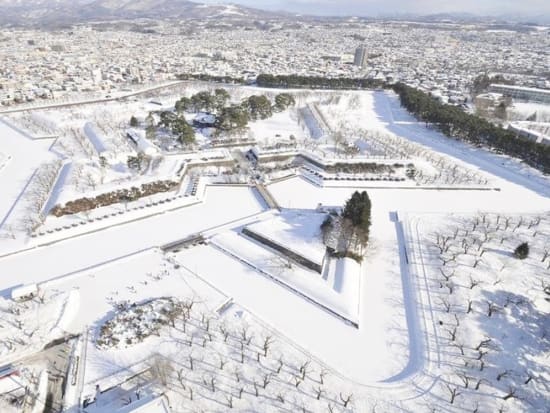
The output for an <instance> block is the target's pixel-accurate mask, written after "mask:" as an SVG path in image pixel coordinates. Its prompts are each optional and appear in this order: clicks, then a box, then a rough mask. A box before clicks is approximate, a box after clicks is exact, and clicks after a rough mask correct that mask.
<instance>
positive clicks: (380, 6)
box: [194, 0, 550, 16]
mask: <svg viewBox="0 0 550 413" xmlns="http://www.w3.org/2000/svg"><path fill="white" fill-rule="evenodd" d="M194 1H198V2H204V3H210V4H212V3H218V4H219V3H235V4H240V5H244V6H249V7H255V8H262V9H268V10H277V11H287V12H292V13H308V14H318V15H370V16H379V15H393V14H437V13H472V14H477V15H494V16H500V15H509V14H516V15H519V16H541V15H544V16H550V2H548V1H546V0H526V1H523V2H517V1H516V0H488V1H476V0H463V1H462V2H460V6H459V7H457V2H456V1H449V0H415V1H410V0H281V1H274V0H194Z"/></svg>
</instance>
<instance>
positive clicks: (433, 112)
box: [394, 83, 550, 173]
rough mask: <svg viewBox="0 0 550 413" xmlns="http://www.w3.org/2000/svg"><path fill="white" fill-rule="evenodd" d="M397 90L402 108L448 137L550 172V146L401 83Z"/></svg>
mask: <svg viewBox="0 0 550 413" xmlns="http://www.w3.org/2000/svg"><path fill="white" fill-rule="evenodd" d="M394 90H395V92H396V93H397V94H398V95H399V97H400V99H401V105H403V106H404V107H405V108H406V109H407V110H408V111H409V112H411V113H413V114H414V115H415V116H416V117H417V118H419V119H420V120H422V121H424V122H426V124H432V125H434V126H435V127H436V128H437V129H438V130H440V131H441V132H443V133H444V134H445V135H447V136H450V137H454V138H457V139H460V140H464V141H466V142H469V143H472V144H474V145H478V146H482V145H483V146H487V147H489V148H491V149H493V150H495V151H496V152H498V153H503V154H506V155H510V156H513V157H516V158H519V159H521V160H522V161H524V162H526V163H527V164H529V165H530V166H533V167H535V168H537V169H539V170H541V171H543V172H544V173H550V146H548V145H543V144H540V143H536V142H534V141H530V140H526V139H518V137H517V135H516V134H515V133H514V132H512V131H509V130H506V129H503V128H502V127H500V126H496V125H494V124H492V123H490V122H488V121H486V120H485V119H482V118H480V117H478V116H475V115H471V114H468V113H466V112H464V111H462V110H461V109H460V108H458V107H456V106H451V105H446V104H443V103H440V102H439V101H437V100H435V99H433V98H432V97H431V96H430V95H428V94H427V93H424V92H422V91H420V90H417V89H415V88H412V87H410V86H407V85H404V84H402V83H398V84H396V85H394Z"/></svg>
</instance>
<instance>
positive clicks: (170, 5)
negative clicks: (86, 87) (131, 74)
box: [0, 0, 290, 26]
mask: <svg viewBox="0 0 550 413" xmlns="http://www.w3.org/2000/svg"><path fill="white" fill-rule="evenodd" d="M0 10H2V12H1V13H0V24H2V25H14V26H53V25H67V24H74V23H82V22H97V21H112V20H121V19H124V20H131V19H139V18H149V19H210V18H220V19H221V18H223V19H243V18H250V19H270V18H278V17H285V16H290V15H286V14H285V13H280V12H270V11H265V10H260V9H253V8H249V7H243V6H237V5H230V4H208V5H207V4H201V3H196V2H192V1H188V0H0Z"/></svg>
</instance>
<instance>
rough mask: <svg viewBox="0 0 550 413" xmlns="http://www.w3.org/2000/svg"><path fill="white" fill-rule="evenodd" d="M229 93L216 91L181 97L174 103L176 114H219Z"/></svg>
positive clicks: (222, 90) (221, 90)
mask: <svg viewBox="0 0 550 413" xmlns="http://www.w3.org/2000/svg"><path fill="white" fill-rule="evenodd" d="M229 98H230V96H229V93H228V92H227V90H225V89H221V88H220V89H216V90H214V92H213V93H210V92H208V91H202V92H199V93H195V94H194V95H193V96H191V97H189V98H188V97H185V96H184V97H182V98H181V99H180V100H178V101H177V102H176V112H178V113H183V112H200V111H206V112H219V111H221V110H222V109H223V108H224V107H225V106H226V105H227V102H228V101H229Z"/></svg>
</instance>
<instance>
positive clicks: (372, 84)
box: [256, 74, 385, 89]
mask: <svg viewBox="0 0 550 413" xmlns="http://www.w3.org/2000/svg"><path fill="white" fill-rule="evenodd" d="M256 84H257V85H258V86H261V87H280V88H314V89H376V88H380V87H384V85H385V84H384V82H383V81H381V80H376V79H361V78H345V77H342V78H328V77H321V76H300V75H269V74H261V75H259V76H258V77H257V79H256Z"/></svg>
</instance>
